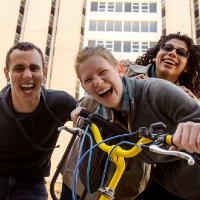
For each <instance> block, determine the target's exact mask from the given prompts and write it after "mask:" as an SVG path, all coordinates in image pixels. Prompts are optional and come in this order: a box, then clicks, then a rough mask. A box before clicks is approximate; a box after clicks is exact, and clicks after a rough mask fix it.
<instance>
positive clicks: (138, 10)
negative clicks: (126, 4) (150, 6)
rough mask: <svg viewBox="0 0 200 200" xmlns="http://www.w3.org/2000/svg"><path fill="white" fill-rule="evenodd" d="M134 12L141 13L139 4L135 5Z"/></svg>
mask: <svg viewBox="0 0 200 200" xmlns="http://www.w3.org/2000/svg"><path fill="white" fill-rule="evenodd" d="M133 12H140V5H139V3H133Z"/></svg>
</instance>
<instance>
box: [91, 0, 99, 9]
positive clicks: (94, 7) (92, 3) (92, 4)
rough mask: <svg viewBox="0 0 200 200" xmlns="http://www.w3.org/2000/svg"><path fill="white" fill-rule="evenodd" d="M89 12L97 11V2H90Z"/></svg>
mask: <svg viewBox="0 0 200 200" xmlns="http://www.w3.org/2000/svg"><path fill="white" fill-rule="evenodd" d="M91 11H98V2H91Z"/></svg>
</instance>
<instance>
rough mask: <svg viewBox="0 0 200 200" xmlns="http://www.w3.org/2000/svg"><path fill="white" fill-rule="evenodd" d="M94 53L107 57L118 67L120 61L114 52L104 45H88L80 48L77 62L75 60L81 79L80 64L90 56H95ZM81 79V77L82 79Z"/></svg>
mask: <svg viewBox="0 0 200 200" xmlns="http://www.w3.org/2000/svg"><path fill="white" fill-rule="evenodd" d="M94 55H99V56H102V57H103V58H105V59H106V60H107V61H108V62H109V63H110V64H111V65H112V66H113V67H117V65H118V61H117V60H116V58H115V57H114V56H113V54H112V53H111V52H110V51H108V50H107V49H106V48H105V47H104V46H86V47H84V48H83V49H80V50H79V51H78V53H77V55H76V62H75V65H74V66H75V71H76V74H77V76H78V78H79V79H80V76H79V72H78V68H79V65H80V64H81V63H82V62H83V61H85V60H87V59H88V58H90V57H92V56H94ZM80 81H81V79H80Z"/></svg>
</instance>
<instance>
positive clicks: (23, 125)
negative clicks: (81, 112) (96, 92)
mask: <svg viewBox="0 0 200 200" xmlns="http://www.w3.org/2000/svg"><path fill="white" fill-rule="evenodd" d="M75 105H76V100H75V99H74V98H73V97H72V96H70V95H69V94H68V93H66V92H63V91H54V90H46V89H45V88H44V87H41V99H40V104H39V106H38V108H37V109H36V110H35V111H34V112H33V113H31V114H24V113H17V112H16V111H15V110H14V109H13V105H12V96H11V86H10V85H8V86H6V87H5V88H4V89H3V90H2V91H1V92H0V138H1V139H0V176H2V175H11V176H15V177H20V178H22V179H23V178H24V179H28V180H29V179H41V178H43V177H46V176H49V174H50V167H51V161H50V158H51V155H52V152H53V150H54V148H55V145H56V142H57V139H58V136H59V132H58V130H57V128H58V127H59V126H62V125H63V124H64V123H65V122H67V121H69V120H71V119H70V113H71V111H72V110H73V109H74V108H75Z"/></svg>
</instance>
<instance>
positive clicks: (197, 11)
mask: <svg viewBox="0 0 200 200" xmlns="http://www.w3.org/2000/svg"><path fill="white" fill-rule="evenodd" d="M194 17H195V18H197V17H199V9H196V10H195V11H194Z"/></svg>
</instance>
